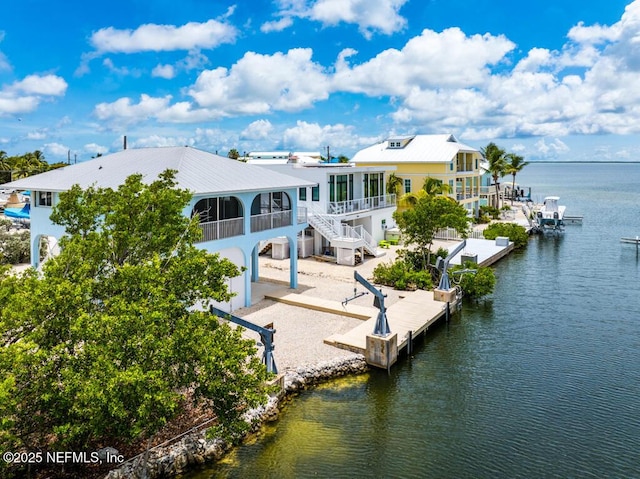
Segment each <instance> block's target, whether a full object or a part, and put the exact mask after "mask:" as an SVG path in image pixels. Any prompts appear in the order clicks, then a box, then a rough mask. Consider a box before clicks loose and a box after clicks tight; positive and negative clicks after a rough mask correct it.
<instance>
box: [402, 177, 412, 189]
mask: <svg viewBox="0 0 640 479" xmlns="http://www.w3.org/2000/svg"><path fill="white" fill-rule="evenodd" d="M404 192H405V193H411V180H410V179H409V178H406V179H405V180H404Z"/></svg>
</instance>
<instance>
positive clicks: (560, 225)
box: [534, 196, 566, 232]
mask: <svg viewBox="0 0 640 479" xmlns="http://www.w3.org/2000/svg"><path fill="white" fill-rule="evenodd" d="M558 201H560V197H559V196H547V197H546V198H545V199H544V202H543V203H542V206H541V207H540V209H538V210H537V211H536V214H535V217H534V223H535V226H536V227H537V228H538V230H539V231H543V232H544V231H562V230H564V211H565V209H566V206H562V205H559V204H558Z"/></svg>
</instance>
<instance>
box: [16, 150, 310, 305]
mask: <svg viewBox="0 0 640 479" xmlns="http://www.w3.org/2000/svg"><path fill="white" fill-rule="evenodd" d="M167 169H172V170H176V171H177V173H176V181H177V183H178V186H179V187H180V188H184V189H187V190H189V191H191V193H192V194H193V197H192V199H191V202H190V203H189V205H188V206H187V207H186V208H185V210H184V215H185V216H189V217H191V216H193V215H195V214H199V215H200V227H201V228H202V231H203V239H202V242H201V243H200V244H199V246H200V247H202V248H204V249H206V250H207V251H210V252H216V253H219V254H220V256H222V257H225V258H228V259H229V260H231V261H232V262H233V263H235V264H236V265H238V266H240V267H246V268H247V270H246V271H245V272H244V273H243V274H242V276H240V277H238V278H233V279H231V284H230V289H231V291H233V292H235V293H236V296H235V297H234V298H233V299H232V301H231V303H230V304H229V303H228V304H225V305H219V306H218V307H220V309H224V310H226V311H230V310H234V309H237V308H239V307H243V306H250V305H251V283H252V282H255V281H257V280H258V278H259V271H258V270H259V267H258V254H259V251H258V249H259V245H260V243H261V242H262V241H265V240H268V239H270V238H273V237H284V238H286V240H287V241H288V244H289V250H290V251H291V254H290V258H289V264H290V286H291V287H292V288H296V287H297V281H298V280H297V273H298V265H297V259H298V254H297V247H298V235H299V234H300V233H301V232H302V231H303V230H304V229H305V228H306V227H307V226H308V223H307V213H306V209H305V208H304V207H300V206H299V201H298V189H299V188H310V187H312V186H314V185H315V183H312V182H309V181H306V180H303V179H300V178H297V177H294V176H290V175H286V174H283V173H279V172H276V171H272V170H268V169H266V168H262V167H259V166H255V165H247V164H245V163H242V162H239V161H236V160H231V159H229V158H225V157H221V156H218V155H214V154H212V153H208V152H205V151H202V150H198V149H195V148H191V147H167V148H141V149H126V150H123V151H120V152H117V153H114V154H111V155H106V156H102V157H98V158H95V159H92V160H90V161H86V162H83V163H78V164H76V165H70V166H67V167H64V168H60V169H57V170H52V171H48V172H46V173H42V174H39V175H35V176H30V177H28V178H24V179H20V180H17V181H14V182H11V183H8V184H7V185H6V186H7V187H10V188H15V189H24V190H31V198H32V208H31V258H32V260H31V261H32V266H34V267H38V265H39V262H40V257H39V252H38V246H39V244H40V239H41V238H43V237H54V238H60V237H61V236H62V235H63V234H64V230H63V228H62V227H60V226H58V225H55V224H53V223H52V222H51V220H50V218H49V216H50V214H51V207H52V206H53V205H55V204H56V203H57V202H58V194H59V193H60V192H63V191H67V190H69V189H70V188H71V187H72V186H73V185H75V184H78V185H80V187H82V188H87V187H89V186H91V185H95V186H97V187H108V188H113V189H116V188H118V186H120V185H121V184H122V183H123V182H124V181H125V179H126V178H127V177H128V176H130V175H132V174H141V175H142V176H143V181H146V182H149V183H150V182H152V181H154V180H155V179H157V178H158V175H159V174H160V173H162V172H163V171H165V170H167Z"/></svg>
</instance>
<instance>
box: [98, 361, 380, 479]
mask: <svg viewBox="0 0 640 479" xmlns="http://www.w3.org/2000/svg"><path fill="white" fill-rule="evenodd" d="M368 369H369V367H368V366H367V363H366V362H365V360H364V357H363V356H362V355H359V354H354V355H353V356H349V357H346V358H340V359H336V360H332V361H325V362H322V363H318V364H315V365H311V366H301V367H298V368H296V369H294V370H291V371H287V372H286V373H285V376H284V393H283V394H282V395H281V396H280V397H279V398H276V397H270V398H269V401H268V402H267V404H265V405H264V406H261V407H259V408H257V409H254V410H252V411H250V412H249V413H248V415H247V420H248V421H254V420H256V426H255V427H254V431H253V432H255V431H256V430H257V429H259V427H260V425H261V424H262V423H264V422H269V421H274V420H276V419H277V417H278V411H279V406H280V402H281V401H282V400H283V399H286V398H287V397H289V396H291V395H295V394H297V393H299V392H300V391H303V390H305V389H307V388H309V387H312V386H314V385H316V384H320V383H323V382H326V381H329V380H331V379H334V378H338V377H341V376H346V375H348V374H361V373H364V372H366V371H367V370H368ZM231 447H232V444H230V443H228V442H226V441H224V440H222V439H219V438H215V439H207V438H206V430H203V431H199V432H194V433H192V434H188V435H186V436H185V437H183V438H182V439H180V441H178V442H176V443H174V444H171V445H169V446H166V447H158V448H154V449H152V450H151V451H149V452H148V453H146V454H141V455H139V456H137V457H136V458H134V459H132V460H129V461H127V462H126V463H124V464H123V465H122V466H120V467H119V468H118V469H114V470H112V471H110V472H109V474H107V476H106V477H105V479H125V478H126V479H155V478H161V477H172V476H175V475H178V474H182V473H184V472H186V471H187V470H189V469H191V468H193V467H195V466H198V465H202V464H205V463H208V462H214V461H217V460H219V459H221V458H222V456H224V454H225V453H226V452H227V451H228V450H229V449H231Z"/></svg>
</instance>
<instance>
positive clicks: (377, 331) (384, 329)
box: [342, 271, 391, 337]
mask: <svg viewBox="0 0 640 479" xmlns="http://www.w3.org/2000/svg"><path fill="white" fill-rule="evenodd" d="M353 278H354V279H355V280H356V281H357V282H358V283H360V284H361V285H362V286H364V287H365V288H367V289H368V290H369V292H371V294H373V295H374V296H375V298H374V300H373V306H374V307H375V308H378V318H377V319H376V326H375V328H374V330H373V334H374V336H383V337H384V336H389V334H391V328H389V322H388V321H387V309H386V308H385V306H384V298H386V297H387V295H386V294H383V293H382V290H379V289H377V288H376V287H375V286H373V285H372V284H371V283H369V281H367V280H366V279H364V278H363V277H362V276H361V275H360V274H358V272H357V271H354V272H353ZM369 292H367V291H362V292H360V293H358V292H357V291H356V288H353V296H351V297H350V298H345V300H344V301H343V302H342V306H345V305H346V304H347V303H348V302H349V301H353V300H354V299H356V298H359V297H360V296H364V295H365V294H369Z"/></svg>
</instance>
